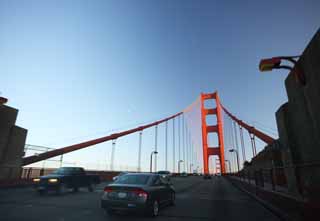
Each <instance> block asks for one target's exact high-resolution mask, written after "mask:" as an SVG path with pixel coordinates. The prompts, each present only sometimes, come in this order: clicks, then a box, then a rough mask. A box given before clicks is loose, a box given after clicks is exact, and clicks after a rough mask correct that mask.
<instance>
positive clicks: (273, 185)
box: [270, 168, 276, 191]
mask: <svg viewBox="0 0 320 221" xmlns="http://www.w3.org/2000/svg"><path fill="white" fill-rule="evenodd" d="M270 178H271V185H272V190H274V191H275V190H276V185H275V182H274V175H273V168H271V169H270Z"/></svg>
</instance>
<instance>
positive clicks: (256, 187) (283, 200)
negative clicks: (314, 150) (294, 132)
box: [226, 162, 320, 220]
mask: <svg viewBox="0 0 320 221" xmlns="http://www.w3.org/2000/svg"><path fill="white" fill-rule="evenodd" d="M251 167H253V166H251ZM309 170H313V171H319V172H318V174H320V162H309V163H304V164H298V165H287V166H280V167H270V168H260V169H253V168H250V166H249V167H248V168H246V169H245V170H242V171H240V172H238V173H229V174H226V176H227V177H229V178H231V179H230V180H231V181H232V183H234V184H235V185H236V186H238V187H240V188H241V189H243V190H245V191H247V192H249V193H251V194H252V195H254V196H256V197H258V198H260V199H263V200H265V201H266V202H268V203H270V204H271V205H273V206H275V208H279V209H280V210H282V211H284V212H285V214H286V216H288V217H289V220H291V219H292V220H317V218H316V219H313V218H315V216H318V211H319V209H320V199H319V198H317V197H314V196H313V198H312V199H310V191H311V193H313V194H319V192H317V190H318V188H316V189H310V186H306V181H304V180H303V175H304V173H306V172H308V171H309ZM286 173H292V174H291V175H294V176H295V180H290V181H291V182H295V183H288V182H289V181H288V180H287V178H286ZM294 176H293V177H294ZM294 184H295V190H296V191H295V192H294V193H293V192H292V190H291V191H289V185H291V186H294ZM315 186H317V185H313V188H315ZM306 193H309V195H307V194H306Z"/></svg>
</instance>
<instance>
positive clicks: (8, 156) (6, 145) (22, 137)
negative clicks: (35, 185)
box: [0, 105, 27, 180]
mask: <svg viewBox="0 0 320 221" xmlns="http://www.w3.org/2000/svg"><path fill="white" fill-rule="evenodd" d="M17 114H18V110H17V109H14V108H12V107H9V106H6V105H0V180H6V179H14V178H18V177H20V175H21V163H22V159H21V158H22V156H23V151H24V145H25V142H26V137H27V130H26V129H24V128H21V127H18V126H16V125H15V122H16V119H17Z"/></svg>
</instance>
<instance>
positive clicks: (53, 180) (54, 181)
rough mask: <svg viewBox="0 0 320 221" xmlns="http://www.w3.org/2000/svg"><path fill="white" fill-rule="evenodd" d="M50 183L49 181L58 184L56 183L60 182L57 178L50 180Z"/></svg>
mask: <svg viewBox="0 0 320 221" xmlns="http://www.w3.org/2000/svg"><path fill="white" fill-rule="evenodd" d="M48 181H49V183H56V182H58V181H59V180H58V179H56V178H52V179H49V180H48Z"/></svg>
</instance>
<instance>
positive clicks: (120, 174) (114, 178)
mask: <svg viewBox="0 0 320 221" xmlns="http://www.w3.org/2000/svg"><path fill="white" fill-rule="evenodd" d="M127 173H128V172H121V173H119V174H118V175H117V176H114V177H112V180H113V181H115V180H117V179H118V178H119V177H120V176H122V175H125V174H127Z"/></svg>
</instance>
